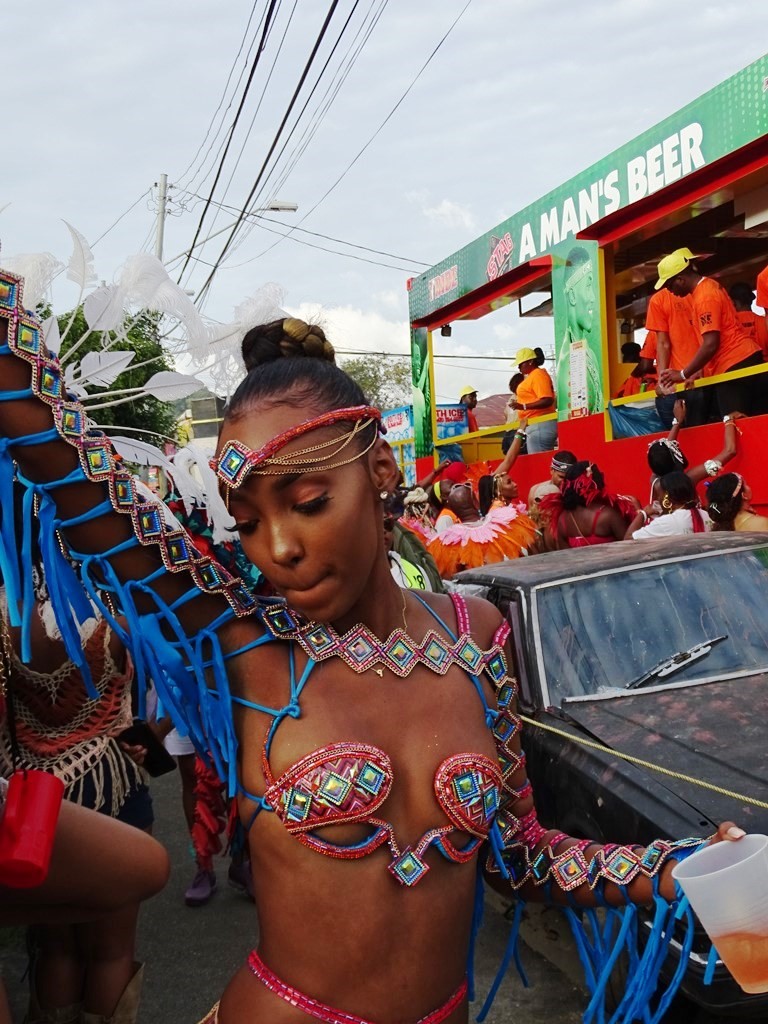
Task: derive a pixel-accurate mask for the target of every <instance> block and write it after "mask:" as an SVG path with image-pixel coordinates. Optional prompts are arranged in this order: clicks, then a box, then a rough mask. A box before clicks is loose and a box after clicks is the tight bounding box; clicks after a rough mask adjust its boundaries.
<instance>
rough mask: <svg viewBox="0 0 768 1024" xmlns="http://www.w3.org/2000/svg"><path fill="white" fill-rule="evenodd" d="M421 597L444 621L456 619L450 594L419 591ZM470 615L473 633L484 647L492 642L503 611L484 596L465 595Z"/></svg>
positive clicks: (450, 621) (448, 621)
mask: <svg viewBox="0 0 768 1024" xmlns="http://www.w3.org/2000/svg"><path fill="white" fill-rule="evenodd" d="M419 598H420V599H421V600H422V601H423V602H424V604H426V605H428V606H429V608H430V609H431V610H432V611H433V612H434V613H435V615H438V616H439V617H440V618H441V619H442V620H443V621H444V622H447V623H449V624H450V623H452V622H453V621H454V619H455V613H454V607H453V600H452V599H451V597H450V596H449V595H448V594H432V593H430V592H425V591H419ZM462 599H463V600H464V602H465V603H466V606H467V613H468V615H469V622H470V628H471V630H472V635H473V636H474V637H475V639H476V640H477V642H478V643H480V644H481V645H482V646H484V647H488V646H490V644H491V641H492V639H493V635H494V633H495V632H496V630H497V629H498V628H499V626H500V625H501V623H502V621H503V620H502V616H501V612H500V611H499V610H498V608H496V607H495V606H494V605H492V604H491V603H490V601H486V600H484V598H482V597H464V596H463V595H462Z"/></svg>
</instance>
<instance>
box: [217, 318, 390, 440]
mask: <svg viewBox="0 0 768 1024" xmlns="http://www.w3.org/2000/svg"><path fill="white" fill-rule="evenodd" d="M242 352H243V361H244V363H245V368H246V370H247V371H248V374H247V376H246V378H245V380H244V381H243V382H242V383H241V384H240V386H239V387H238V389H237V391H236V392H235V394H234V395H233V397H232V400H231V401H230V403H229V406H228V407H227V411H226V417H227V419H237V418H238V417H240V416H244V415H246V414H247V413H249V412H251V411H252V410H253V409H254V408H259V409H263V408H264V407H265V406H268V405H272V404H275V403H280V404H283V405H291V406H294V407H297V408H299V407H301V406H303V405H306V406H308V408H310V409H311V410H312V412H313V413H315V414H319V413H324V412H330V411H331V410H332V409H345V408H347V407H349V406H356V405H368V404H369V403H368V400H367V398H366V397H365V395H364V394H363V391H362V388H361V387H360V385H359V384H357V382H356V381H354V380H352V378H351V377H349V376H348V375H347V374H346V373H344V371H343V370H342V369H340V368H339V367H338V366H336V363H335V357H334V350H333V346H332V345H331V343H330V342H329V341H328V339H327V338H326V336H325V333H324V331H323V329H322V328H321V327H318V326H315V325H310V324H307V323H305V322H304V321H303V320H297V319H296V318H295V317H287V318H286V319H285V320H273V321H272V322H271V323H268V324H259V325H258V326H257V327H252V328H251V330H250V331H248V333H247V334H246V336H245V337H244V338H243V348H242ZM366 433H367V432H366ZM363 436H365V435H364V434H363V435H361V437H363ZM369 439H370V438H369Z"/></svg>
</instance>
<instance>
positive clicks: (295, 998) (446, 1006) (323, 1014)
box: [248, 950, 467, 1024]
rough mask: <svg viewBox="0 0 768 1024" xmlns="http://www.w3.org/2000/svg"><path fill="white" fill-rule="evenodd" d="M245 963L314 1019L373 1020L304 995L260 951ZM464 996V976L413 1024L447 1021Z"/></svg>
mask: <svg viewBox="0 0 768 1024" xmlns="http://www.w3.org/2000/svg"><path fill="white" fill-rule="evenodd" d="M248 966H249V967H250V969H251V973H252V974H254V975H255V976H256V977H257V978H258V979H259V981H260V982H261V983H262V985H264V986H266V988H268V989H269V990H270V992H274V993H275V995H276V996H280V998H281V999H284V1000H285V1001H286V1003H290V1004H291V1006H295V1007H296V1009H297V1010H301V1011H302V1012H303V1013H306V1014H308V1015H309V1016H310V1017H314V1018H315V1019H316V1020H322V1021H325V1022H326V1024H373V1022H372V1021H368V1020H365V1019H364V1018H363V1017H356V1016H355V1014H354V1013H345V1012H344V1011H343V1010H334V1008H333V1007H332V1006H326V1004H325V1003H320V1002H318V1001H317V999H312V997H311V996H305V995H304V993H303V992H299V990H298V989H296V988H294V987H293V986H292V985H288V984H287V983H286V982H284V981H281V979H280V978H278V977H277V975H276V974H273V973H272V971H270V969H269V968H268V967H267V965H266V964H265V963H264V961H263V960H262V959H261V958H260V956H259V954H258V953H257V952H256V950H254V951H253V952H252V953H251V954H250V956H249V957H248ZM466 996H467V979H466V978H465V979H464V981H462V983H461V985H459V987H458V988H457V989H456V991H455V992H454V993H453V995H452V996H451V997H450V999H449V1000H448V1002H447V1003H443V1005H442V1006H440V1007H438V1009H437V1010H433V1011H432V1012H431V1013H428V1014H427V1016H426V1017H420V1018H419V1020H418V1021H416V1024H440V1021H444V1020H447V1019H448V1017H450V1015H451V1014H452V1013H453V1011H454V1010H455V1009H457V1007H459V1006H461V1004H462V1003H463V1002H464V1000H465V999H466Z"/></svg>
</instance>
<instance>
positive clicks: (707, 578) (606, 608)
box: [460, 533, 768, 1019]
mask: <svg viewBox="0 0 768 1024" xmlns="http://www.w3.org/2000/svg"><path fill="white" fill-rule="evenodd" d="M460 581H461V582H462V583H473V584H480V585H481V586H482V587H484V588H487V596H488V598H489V599H490V600H491V601H493V602H494V603H495V604H496V605H497V606H498V607H499V608H500V609H501V610H502V611H503V612H504V614H505V615H507V616H508V618H509V621H510V623H511V626H512V632H513V638H514V640H513V642H514V648H515V655H516V660H517V672H518V678H519V681H520V705H521V710H522V711H523V713H524V714H526V715H528V716H530V717H531V718H533V719H535V720H536V722H538V723H540V724H543V725H550V726H556V727H557V728H558V729H559V730H562V731H564V732H566V733H567V734H568V738H566V737H563V736H560V735H555V734H553V733H550V732H547V731H545V730H543V729H539V728H536V726H532V725H526V727H525V733H524V746H525V749H526V753H527V757H528V768H529V774H530V777H531V780H532V782H533V785H534V789H535V792H536V799H537V806H538V810H539V817H540V818H541V820H542V821H543V822H544V823H545V824H547V825H550V826H557V827H558V828H561V829H563V830H564V831H567V832H569V833H571V834H573V835H581V836H585V837H592V838H595V839H599V840H610V841H612V842H642V843H647V842H649V841H650V840H652V839H654V838H657V837H659V836H663V837H682V836H687V835H708V834H710V833H711V832H713V831H714V829H715V826H716V825H717V823H719V822H720V821H724V820H733V821H736V822H738V823H739V824H740V825H741V826H742V827H743V828H744V829H746V830H747V831H748V832H763V833H768V811H766V810H764V809H761V808H759V807H756V806H754V805H753V804H750V803H748V802H746V801H745V800H743V799H741V798H742V797H750V798H756V799H758V800H762V801H766V800H768V729H767V728H766V722H768V538H766V536H765V535H763V534H735V533H731V534H705V535H699V536H691V537H685V538H683V537H681V538H675V539H673V540H663V541H625V542H622V543H617V544H611V545H604V546H599V547H592V548H579V549H574V550H570V551H561V552H557V553H552V554H547V555H537V556H534V557H531V558H521V559H518V560H516V561H512V562H505V563H502V564H499V565H488V566H484V567H483V568H481V569H474V570H471V571H469V572H465V573H463V574H462V575H461V577H460ZM570 737H573V739H571V738H570ZM580 737H581V738H588V739H590V740H596V741H599V743H600V744H603V745H605V746H607V747H609V748H611V749H613V750H616V751H621V752H623V753H626V754H631V755H634V756H636V757H640V758H643V759H644V760H646V761H649V762H653V763H654V764H657V765H661V766H663V767H664V768H667V769H670V770H671V771H673V772H676V773H682V774H685V775H688V776H691V777H693V778H694V779H699V780H704V781H707V782H711V783H714V784H715V785H717V786H719V787H722V788H723V789H726V790H729V791H732V792H733V793H735V794H738V796H725V795H722V794H719V793H715V792H713V791H711V790H708V789H705V788H702V787H701V786H698V785H695V784H694V783H692V782H686V781H684V780H682V779H679V778H675V777H674V776H669V775H662V774H658V773H656V772H654V771H652V770H650V769H646V768H643V767H639V766H637V765H634V764H631V763H629V762H627V761H624V760H621V759H619V758H617V757H616V756H614V755H613V754H612V753H610V752H606V751H603V750H594V749H590V748H587V747H585V746H582V745H579V744H578V743H577V742H576V740H577V739H578V738H580ZM678 948H679V947H678ZM706 948H707V947H706V945H705V942H704V941H703V936H702V937H701V941H698V942H697V943H696V945H695V946H694V952H693V953H692V955H691V958H690V963H689V968H688V970H687V972H686V976H685V981H684V983H683V991H684V993H685V994H686V995H687V996H688V997H689V998H691V999H692V1000H694V1001H695V1002H696V1003H697V1004H699V1005H701V1006H704V1007H707V1008H709V1009H711V1010H716V1011H718V1012H720V1013H729V1014H734V1015H737V1016H739V1017H742V1018H747V1017H750V1018H751V1017H762V1018H763V1019H766V1017H768V996H746V995H744V994H743V993H742V992H741V990H740V989H739V988H738V986H737V985H736V984H735V982H734V981H733V980H732V979H731V977H730V975H729V974H728V972H727V971H726V970H725V968H724V967H723V966H722V965H721V964H718V967H717V970H716V973H715V978H714V981H713V984H712V985H711V986H707V987H705V986H704V984H703V975H704V967H705V962H706Z"/></svg>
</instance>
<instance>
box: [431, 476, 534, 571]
mask: <svg viewBox="0 0 768 1024" xmlns="http://www.w3.org/2000/svg"><path fill="white" fill-rule="evenodd" d="M484 479H485V480H489V479H491V478H490V477H485V478H484ZM498 479H499V480H501V479H503V478H501V477H499V478H498ZM512 486H513V487H514V484H513V485H512ZM483 490H484V492H485V491H486V490H487V488H485V487H484V488H483ZM500 493H501V492H500V491H499V494H500ZM486 496H487V495H486ZM447 507H448V509H449V511H450V512H451V513H452V514H453V515H454V516H455V517H456V522H455V523H454V524H453V525H451V526H449V527H448V528H447V529H445V530H443V531H442V532H441V533H439V534H438V535H437V536H436V537H435V538H434V539H433V540H432V541H431V542H430V543H429V545H428V546H427V550H428V551H429V553H430V555H432V557H433V558H434V560H435V563H436V565H437V568H438V569H439V570H440V575H441V576H442V577H443V579H450V578H451V577H452V576H454V575H455V574H456V573H457V572H461V571H462V570H463V569H476V568H478V567H479V566H481V565H489V564H491V563H492V562H504V561H508V560H510V559H512V558H519V557H520V556H521V555H524V554H527V552H528V551H529V550H530V549H531V547H532V546H533V544H534V542H535V540H536V536H537V535H536V528H535V527H534V525H533V523H532V522H531V520H530V519H529V518H528V516H527V515H525V509H524V506H522V508H523V510H522V512H521V511H520V508H519V507H518V506H517V503H515V502H511V503H509V504H507V503H506V502H505V501H504V500H503V499H497V503H496V505H495V507H491V508H489V509H488V511H487V513H486V515H484V516H483V515H481V514H480V511H479V508H478V499H477V498H476V496H475V492H474V490H473V488H472V485H471V484H469V483H466V484H456V485H455V486H454V487H453V489H452V490H451V493H450V494H449V495H448V500H447Z"/></svg>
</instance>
